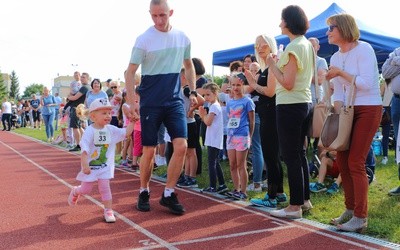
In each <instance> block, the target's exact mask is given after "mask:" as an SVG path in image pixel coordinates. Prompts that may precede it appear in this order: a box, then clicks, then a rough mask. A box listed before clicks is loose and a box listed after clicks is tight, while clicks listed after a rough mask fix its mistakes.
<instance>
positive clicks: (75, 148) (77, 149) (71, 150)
mask: <svg viewBox="0 0 400 250" xmlns="http://www.w3.org/2000/svg"><path fill="white" fill-rule="evenodd" d="M76 151H81V146H79V145H76V147H74V148H71V149H70V150H69V152H76Z"/></svg>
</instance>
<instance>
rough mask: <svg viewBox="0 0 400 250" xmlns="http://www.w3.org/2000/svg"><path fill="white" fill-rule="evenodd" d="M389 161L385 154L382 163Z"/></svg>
mask: <svg viewBox="0 0 400 250" xmlns="http://www.w3.org/2000/svg"><path fill="white" fill-rule="evenodd" d="M387 162H388V158H387V156H384V157H383V158H382V161H381V163H382V164H383V165H386V163H387Z"/></svg>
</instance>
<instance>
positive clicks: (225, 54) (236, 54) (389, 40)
mask: <svg viewBox="0 0 400 250" xmlns="http://www.w3.org/2000/svg"><path fill="white" fill-rule="evenodd" d="M339 13H345V11H344V10H343V9H342V8H340V7H339V6H338V5H337V4H336V3H333V4H332V5H331V6H329V7H328V8H327V9H326V10H325V11H324V12H322V13H321V14H319V15H318V16H317V17H315V18H313V19H312V20H310V28H309V30H308V32H307V33H306V37H316V38H318V39H319V41H320V46H321V48H320V50H319V51H318V55H319V56H320V57H323V58H325V59H326V60H327V62H328V64H329V59H330V57H331V55H332V54H333V53H335V52H336V51H337V50H338V47H337V46H336V45H330V44H329V43H328V37H327V36H326V31H327V28H328V27H327V24H326V19H327V18H328V17H330V16H332V15H335V14H339ZM356 21H357V25H358V27H359V29H360V32H361V37H360V40H362V41H366V42H368V43H369V44H371V46H372V47H373V48H374V50H375V54H376V57H377V60H378V66H379V69H381V66H382V65H383V63H384V62H385V60H386V59H387V57H388V55H389V53H390V52H392V51H393V50H394V49H395V48H398V47H400V39H398V38H394V37H390V36H386V35H383V34H382V33H383V32H381V31H378V30H376V29H374V28H371V27H368V26H367V25H365V24H364V23H363V22H361V21H359V20H356ZM275 39H276V41H277V44H278V45H279V44H283V45H285V46H286V45H287V44H288V43H289V38H288V37H287V36H284V35H279V36H276V37H275ZM247 54H254V44H250V45H246V46H242V47H237V48H233V49H228V50H221V51H216V52H214V53H213V65H216V66H224V67H227V66H229V64H230V63H231V62H232V61H235V60H242V59H243V57H244V56H245V55H247Z"/></svg>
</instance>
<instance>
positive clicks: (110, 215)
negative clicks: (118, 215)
mask: <svg viewBox="0 0 400 250" xmlns="http://www.w3.org/2000/svg"><path fill="white" fill-rule="evenodd" d="M104 219H105V220H106V222H107V223H114V222H115V216H114V212H113V211H112V210H111V209H105V210H104Z"/></svg>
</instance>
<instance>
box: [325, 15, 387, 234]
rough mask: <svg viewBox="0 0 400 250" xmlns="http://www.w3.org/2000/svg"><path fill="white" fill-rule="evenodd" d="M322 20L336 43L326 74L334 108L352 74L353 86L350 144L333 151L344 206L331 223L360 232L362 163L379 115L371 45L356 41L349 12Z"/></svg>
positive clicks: (364, 192)
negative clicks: (337, 167) (337, 48)
mask: <svg viewBox="0 0 400 250" xmlns="http://www.w3.org/2000/svg"><path fill="white" fill-rule="evenodd" d="M326 22H327V24H328V25H329V28H328V31H327V32H326V34H327V35H328V41H329V44H335V45H337V46H339V51H337V52H336V53H335V54H333V56H332V57H331V61H330V67H329V71H328V73H327V75H326V78H327V79H328V80H330V81H331V82H332V83H333V86H334V92H333V96H332V98H333V101H334V108H335V112H337V113H338V112H339V111H340V108H341V107H342V106H343V103H344V100H345V99H346V97H345V96H346V95H345V91H348V89H349V86H350V84H351V82H352V80H353V78H354V77H355V81H354V83H355V87H356V90H355V102H354V118H353V128H352V134H351V138H350V148H349V149H348V150H346V151H339V152H337V158H336V161H337V163H338V166H339V171H340V174H341V176H342V186H343V190H344V197H345V206H346V210H345V211H344V213H343V214H342V215H341V216H340V217H338V218H335V219H332V221H331V223H332V224H334V225H336V226H337V228H338V229H339V230H342V231H349V232H362V231H363V230H364V229H365V228H366V227H367V217H368V178H367V175H366V173H365V165H364V164H365V160H366V158H367V155H368V151H369V149H370V145H371V142H372V139H373V137H374V135H375V133H376V131H377V130H378V128H379V123H380V121H381V117H382V99H381V96H380V92H379V71H378V64H377V60H376V56H375V53H374V50H373V48H372V47H371V45H370V44H368V43H366V42H363V41H359V38H360V30H359V29H358V26H357V24H356V21H355V20H354V18H353V17H352V16H351V15H349V14H337V15H333V16H331V17H329V18H328V19H327V21H326Z"/></svg>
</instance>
